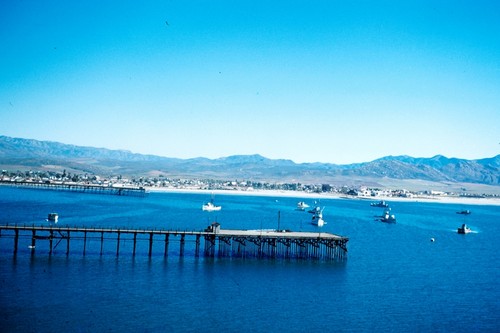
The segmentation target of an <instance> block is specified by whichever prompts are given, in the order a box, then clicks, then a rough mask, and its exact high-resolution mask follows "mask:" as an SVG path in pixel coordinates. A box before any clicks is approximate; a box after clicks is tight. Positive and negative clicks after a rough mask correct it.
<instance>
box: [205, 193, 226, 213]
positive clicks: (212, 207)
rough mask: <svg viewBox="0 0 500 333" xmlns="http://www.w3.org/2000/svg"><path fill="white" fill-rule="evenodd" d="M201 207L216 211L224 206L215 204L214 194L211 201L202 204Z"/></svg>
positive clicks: (208, 210)
mask: <svg viewBox="0 0 500 333" xmlns="http://www.w3.org/2000/svg"><path fill="white" fill-rule="evenodd" d="M201 209H202V210H204V211H207V212H216V211H219V210H221V209H222V206H216V205H215V204H214V197H213V195H212V198H211V199H210V201H209V202H207V203H206V204H204V205H203V206H201Z"/></svg>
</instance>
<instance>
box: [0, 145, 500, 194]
mask: <svg viewBox="0 0 500 333" xmlns="http://www.w3.org/2000/svg"><path fill="white" fill-rule="evenodd" d="M0 167H1V168H2V169H5V170H10V171H16V170H52V171H56V170H63V169H66V170H68V172H73V173H90V174H96V175H102V176H109V175H123V176H155V177H157V176H159V175H163V176H165V177H171V178H195V179H224V180H233V179H240V180H253V181H271V182H302V183H307V182H310V183H330V184H346V185H348V184H353V183H358V184H359V183H364V184H365V185H370V184H373V185H376V184H377V183H378V181H380V180H381V179H385V180H387V179H389V180H420V181H429V182H447V183H476V184H486V185H494V186H498V185H500V155H497V156H495V157H491V158H484V159H478V160H466V159H460V158H447V157H445V156H442V155H436V156H434V157H431V158H415V157H411V156H387V157H383V158H380V159H377V160H374V161H371V162H366V163H356V164H346V165H337V164H330V163H294V162H293V161H291V160H286V159H269V158H266V157H263V156H261V155H258V154H256V155H235V156H229V157H222V158H217V159H208V158H203V157H199V158H191V159H179V158H169V157H161V156H155V155H142V154H137V153H132V152H130V151H125V150H110V149H105V148H93V147H81V146H75V145H68V144H63V143H58V142H51V141H38V140H32V139H22V138H13V137H8V136H0Z"/></svg>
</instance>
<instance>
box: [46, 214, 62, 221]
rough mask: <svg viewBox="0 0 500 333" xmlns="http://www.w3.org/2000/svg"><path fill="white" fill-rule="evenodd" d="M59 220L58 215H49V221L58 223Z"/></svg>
mask: <svg viewBox="0 0 500 333" xmlns="http://www.w3.org/2000/svg"><path fill="white" fill-rule="evenodd" d="M58 220H59V215H58V214H57V213H49V215H48V216H47V221H49V222H54V223H57V221H58Z"/></svg>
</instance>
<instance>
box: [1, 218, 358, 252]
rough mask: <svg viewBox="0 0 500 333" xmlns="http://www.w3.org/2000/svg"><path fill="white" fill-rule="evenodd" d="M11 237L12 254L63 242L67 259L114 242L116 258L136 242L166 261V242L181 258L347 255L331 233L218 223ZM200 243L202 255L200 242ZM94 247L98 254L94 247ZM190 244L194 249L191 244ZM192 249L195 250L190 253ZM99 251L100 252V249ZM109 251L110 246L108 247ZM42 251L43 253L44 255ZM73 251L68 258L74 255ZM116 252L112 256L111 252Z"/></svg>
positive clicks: (24, 231)
mask: <svg viewBox="0 0 500 333" xmlns="http://www.w3.org/2000/svg"><path fill="white" fill-rule="evenodd" d="M1 238H12V239H13V249H14V255H16V254H17V253H18V251H19V243H20V240H24V242H25V245H26V242H28V244H29V245H28V248H29V249H30V251H31V253H32V254H34V253H35V251H36V252H37V253H39V252H41V253H48V254H49V255H52V254H54V250H55V248H57V247H58V245H59V244H60V243H61V242H63V246H64V245H66V249H65V254H66V255H69V254H70V250H71V247H70V246H71V244H72V241H75V242H74V243H77V244H78V246H77V247H78V248H79V250H78V252H80V251H81V252H82V253H83V255H86V254H87V253H88V251H89V249H88V244H89V243H90V242H92V243H93V244H94V247H93V250H94V251H96V250H97V252H98V253H99V254H100V255H102V254H103V253H104V252H103V248H104V245H105V242H107V243H109V242H115V244H116V255H117V256H118V255H120V252H121V251H123V247H122V248H120V245H121V244H122V243H125V240H126V241H127V243H129V244H130V243H131V244H132V248H131V249H130V248H129V249H128V251H129V253H130V251H131V254H132V255H133V256H135V255H136V251H137V248H138V243H139V242H142V243H144V242H145V243H146V244H147V248H148V250H147V254H148V256H151V255H152V253H153V243H154V242H155V241H156V242H158V241H160V242H161V243H163V244H161V247H162V249H163V255H164V256H168V253H169V245H170V240H174V239H175V240H178V242H179V252H178V253H179V255H180V256H183V255H184V254H185V247H186V243H187V242H189V243H190V244H191V250H192V251H191V252H192V253H194V255H195V256H199V255H200V253H202V255H203V256H206V257H216V256H217V257H234V258H283V259H324V260H343V259H345V258H346V256H347V242H348V241H349V239H348V238H347V237H343V236H338V235H334V234H330V233H316V232H315V233H312V232H292V231H287V230H224V229H220V225H219V224H218V223H213V224H212V225H210V226H209V227H208V228H207V229H205V230H203V231H177V230H146V229H117V228H83V227H58V226H54V225H49V226H35V225H32V226H28V225H1V226H0V239H1ZM202 238H203V242H204V244H203V250H202V249H201V239H202ZM95 243H97V244H98V245H97V247H98V248H97V249H96V245H95ZM193 243H194V244H193ZM193 245H194V248H193ZM99 246H100V248H99ZM108 249H109V244H108ZM45 251H46V252H45ZM76 251H77V250H75V249H73V250H72V252H71V253H73V252H76ZM113 252H114V251H113Z"/></svg>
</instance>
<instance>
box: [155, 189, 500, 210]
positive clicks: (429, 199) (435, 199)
mask: <svg viewBox="0 0 500 333" xmlns="http://www.w3.org/2000/svg"><path fill="white" fill-rule="evenodd" d="M146 190H147V191H149V192H156V193H186V194H207V195H211V194H214V195H241V196H267V197H282V198H297V199H299V200H300V199H304V198H308V199H343V200H364V201H372V202H376V201H381V200H385V201H397V202H425V203H440V204H458V205H484V206H500V198H467V197H449V196H448V197H446V196H418V197H412V198H404V197H387V196H378V197H366V196H356V197H355V196H347V195H345V194H338V193H308V192H302V191H283V190H252V191H241V190H203V189H196V188H191V189H190V188H183V189H179V188H158V187H146Z"/></svg>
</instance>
